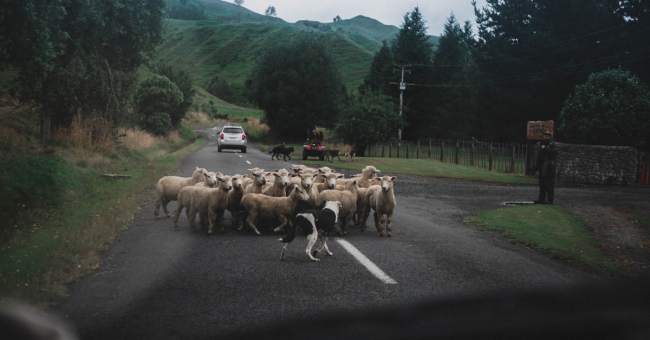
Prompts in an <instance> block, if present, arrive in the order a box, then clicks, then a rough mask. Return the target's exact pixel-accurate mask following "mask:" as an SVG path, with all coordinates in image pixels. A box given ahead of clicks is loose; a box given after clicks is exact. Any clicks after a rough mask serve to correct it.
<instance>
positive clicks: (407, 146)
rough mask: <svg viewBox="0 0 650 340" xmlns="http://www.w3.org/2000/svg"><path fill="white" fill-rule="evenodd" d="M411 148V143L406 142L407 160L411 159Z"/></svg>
mask: <svg viewBox="0 0 650 340" xmlns="http://www.w3.org/2000/svg"><path fill="white" fill-rule="evenodd" d="M410 148H411V142H406V159H409V151H410V150H409V149H410Z"/></svg>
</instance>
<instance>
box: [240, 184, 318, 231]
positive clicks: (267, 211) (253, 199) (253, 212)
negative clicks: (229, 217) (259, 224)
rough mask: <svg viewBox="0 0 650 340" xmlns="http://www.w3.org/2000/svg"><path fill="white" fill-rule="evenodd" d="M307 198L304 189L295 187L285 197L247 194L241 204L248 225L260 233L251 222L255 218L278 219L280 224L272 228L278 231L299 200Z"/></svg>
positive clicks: (291, 214)
mask: <svg viewBox="0 0 650 340" xmlns="http://www.w3.org/2000/svg"><path fill="white" fill-rule="evenodd" d="M307 200H309V195H307V192H305V190H304V189H302V188H299V187H296V188H295V189H294V190H293V191H292V192H291V194H289V196H287V197H270V196H266V195H263V194H249V195H246V196H244V198H242V200H241V206H242V208H244V209H245V210H246V214H247V215H248V217H247V218H246V225H248V226H249V227H250V228H251V229H253V231H254V232H255V233H256V234H257V235H261V233H260V232H259V230H257V228H256V227H255V225H254V224H253V221H255V219H256V218H258V217H259V218H260V220H265V219H278V220H280V225H279V226H278V227H276V228H275V229H274V231H275V232H279V231H281V230H283V229H284V226H285V225H287V222H288V221H289V219H290V218H291V216H293V213H294V211H295V210H296V206H297V205H298V202H299V201H307Z"/></svg>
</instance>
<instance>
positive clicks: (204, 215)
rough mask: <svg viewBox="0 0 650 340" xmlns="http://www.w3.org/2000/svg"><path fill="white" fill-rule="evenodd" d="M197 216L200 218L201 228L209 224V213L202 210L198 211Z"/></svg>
mask: <svg viewBox="0 0 650 340" xmlns="http://www.w3.org/2000/svg"><path fill="white" fill-rule="evenodd" d="M199 217H200V218H201V229H206V228H208V226H209V221H210V218H209V214H208V213H207V212H202V213H199Z"/></svg>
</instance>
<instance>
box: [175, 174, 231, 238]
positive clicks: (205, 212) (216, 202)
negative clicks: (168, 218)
mask: <svg viewBox="0 0 650 340" xmlns="http://www.w3.org/2000/svg"><path fill="white" fill-rule="evenodd" d="M218 180H219V184H218V185H217V187H215V188H205V187H186V188H183V189H181V191H180V193H179V194H178V201H179V202H178V205H177V207H176V211H175V212H174V227H178V217H179V216H180V214H181V211H182V209H183V208H185V209H186V210H185V213H186V214H187V218H188V220H189V222H190V226H191V227H192V228H194V227H195V223H194V220H195V218H196V214H197V213H198V214H199V217H200V219H201V225H202V226H205V225H206V224H207V222H209V226H208V233H209V234H212V230H213V228H214V224H215V222H216V223H219V225H220V226H221V230H222V231H224V229H223V212H224V210H225V209H226V207H227V206H228V192H229V191H230V190H232V178H231V177H230V176H223V177H221V178H218ZM187 210H189V212H187Z"/></svg>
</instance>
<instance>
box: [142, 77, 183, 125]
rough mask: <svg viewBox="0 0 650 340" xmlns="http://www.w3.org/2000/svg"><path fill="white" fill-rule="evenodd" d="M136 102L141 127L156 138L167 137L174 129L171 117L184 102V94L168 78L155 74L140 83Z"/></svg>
mask: <svg viewBox="0 0 650 340" xmlns="http://www.w3.org/2000/svg"><path fill="white" fill-rule="evenodd" d="M134 100H135V104H136V108H135V112H136V115H137V117H136V120H137V121H138V124H139V125H140V127H141V128H142V129H143V130H145V131H148V132H150V133H152V134H154V135H156V136H167V135H168V134H169V131H170V130H171V127H172V119H171V118H170V116H171V114H173V112H174V110H176V108H177V107H178V106H179V105H180V104H181V103H182V102H183V93H182V92H181V90H179V89H178V86H176V84H174V83H172V82H171V81H170V80H169V79H167V77H165V76H161V75H157V74H154V75H151V76H149V77H147V78H146V79H145V80H143V81H142V83H140V86H139V87H138V90H137V92H136V93H135V97H134Z"/></svg>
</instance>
